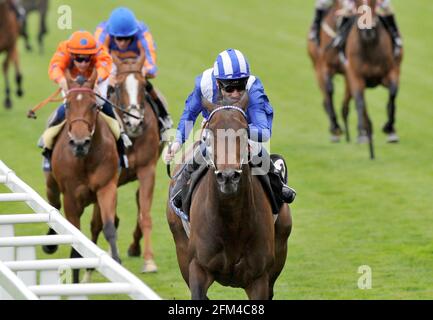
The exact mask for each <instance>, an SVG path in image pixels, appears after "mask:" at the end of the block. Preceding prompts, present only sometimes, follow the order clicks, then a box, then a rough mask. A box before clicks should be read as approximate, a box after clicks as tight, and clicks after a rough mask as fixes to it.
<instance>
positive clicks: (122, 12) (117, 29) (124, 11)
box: [107, 7, 138, 37]
mask: <svg viewBox="0 0 433 320" xmlns="http://www.w3.org/2000/svg"><path fill="white" fill-rule="evenodd" d="M107 30H108V33H109V34H110V35H111V36H113V37H131V36H133V35H134V34H136V33H137V31H138V23H137V19H136V18H135V15H134V13H133V12H132V11H131V10H129V9H128V8H124V7H120V8H117V9H114V10H113V12H112V13H111V16H110V18H109V19H108V26H107Z"/></svg>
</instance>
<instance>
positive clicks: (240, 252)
mask: <svg viewBox="0 0 433 320" xmlns="http://www.w3.org/2000/svg"><path fill="white" fill-rule="evenodd" d="M246 97H247V95H246ZM247 101H248V98H246V99H245V96H244V98H242V99H241V102H240V103H239V106H237V107H236V106H228V107H221V106H218V105H214V104H211V103H208V102H207V101H206V102H204V105H205V106H206V108H207V109H208V111H209V112H210V116H209V118H208V122H207V124H206V125H205V130H207V132H209V133H210V134H206V135H203V137H205V136H207V137H209V136H210V137H214V138H208V139H206V141H203V142H202V143H205V144H206V146H207V149H208V153H207V155H208V157H209V158H208V159H207V161H208V163H211V165H210V167H209V168H208V171H207V172H206V173H205V175H204V176H203V177H202V178H201V180H200V181H199V182H198V184H197V185H196V188H195V190H194V193H193V196H192V202H191V208H190V212H189V214H190V216H189V217H190V228H189V237H188V235H187V233H186V232H185V230H184V227H183V222H182V221H181V218H180V217H179V216H177V215H176V213H175V212H174V211H173V208H172V207H171V204H170V200H169V201H168V204H167V220H168V223H169V226H170V230H171V232H172V234H173V238H174V241H175V245H176V254H177V259H178V263H179V267H180V271H181V273H182V276H183V278H184V280H185V282H186V284H187V285H188V286H189V289H190V291H191V298H192V299H207V291H208V289H209V287H210V286H211V284H212V283H213V282H214V281H217V282H219V283H220V284H222V285H224V286H231V287H240V288H243V289H245V291H246V293H247V295H248V297H249V298H250V299H271V298H272V297H273V294H274V291H273V287H274V283H275V281H276V279H277V277H278V276H279V274H280V272H281V271H282V269H283V267H284V264H285V260H286V255H287V239H288V237H289V235H290V232H291V226H292V221H291V215H290V210H289V207H288V206H287V204H284V205H283V206H282V208H281V210H280V212H279V215H278V217H277V220H276V222H275V224H274V217H273V214H272V208H271V203H270V200H269V197H268V196H267V194H266V193H265V191H264V188H263V187H262V185H261V182H260V181H259V179H258V178H257V176H255V175H252V172H251V168H250V166H249V164H248V160H245V156H246V158H248V141H247V139H248V136H247V128H248V123H247V119H246V115H245V109H246V106H247ZM221 129H223V130H234V132H241V134H240V135H239V136H238V138H236V142H234V141H229V142H228V144H226V143H225V141H226V135H225V134H223V135H220V136H218V135H217V130H221ZM212 141H215V143H213V142H212ZM231 143H232V144H231ZM227 145H232V146H233V145H234V146H236V149H233V150H232V153H229V152H230V151H228V150H227V149H226V146H227ZM229 154H231V155H235V156H236V157H235V158H236V160H235V161H225V159H226V156H228V155H229ZM233 159H234V158H233ZM227 162H231V163H227ZM215 163H216V165H215ZM179 167H180V165H179V166H177V168H176V169H175V170H177V171H178V170H179ZM173 183H174V181H172V183H171V185H173ZM169 199H170V197H169Z"/></svg>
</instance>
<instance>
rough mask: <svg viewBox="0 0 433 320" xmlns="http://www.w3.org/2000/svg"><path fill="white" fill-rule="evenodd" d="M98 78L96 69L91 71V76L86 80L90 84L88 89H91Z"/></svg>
mask: <svg viewBox="0 0 433 320" xmlns="http://www.w3.org/2000/svg"><path fill="white" fill-rule="evenodd" d="M97 77H98V72H97V71H96V68H94V69H93V72H92V75H91V76H90V78H89V79H88V80H87V82H88V83H89V84H90V87H91V88H93V87H94V86H95V83H96V79H97Z"/></svg>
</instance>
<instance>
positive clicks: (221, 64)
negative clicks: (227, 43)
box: [213, 49, 250, 80]
mask: <svg viewBox="0 0 433 320" xmlns="http://www.w3.org/2000/svg"><path fill="white" fill-rule="evenodd" d="M213 75H214V76H215V78H217V79H220V80H230V79H233V80H234V79H241V78H248V77H249V76H250V66H249V64H248V60H247V58H246V57H245V56H244V55H243V54H242V52H240V51H239V50H236V49H228V50H225V51H223V52H221V53H220V54H219V55H218V57H217V59H216V61H215V64H214V67H213Z"/></svg>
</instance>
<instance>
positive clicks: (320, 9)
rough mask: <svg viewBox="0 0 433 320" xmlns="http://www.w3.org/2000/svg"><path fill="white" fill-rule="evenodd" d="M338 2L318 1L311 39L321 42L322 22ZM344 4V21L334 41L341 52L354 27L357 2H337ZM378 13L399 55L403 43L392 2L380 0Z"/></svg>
mask: <svg viewBox="0 0 433 320" xmlns="http://www.w3.org/2000/svg"><path fill="white" fill-rule="evenodd" d="M335 1H336V0H316V6H315V15H314V20H313V24H312V26H311V29H310V33H309V39H310V40H313V41H315V42H317V43H318V44H319V42H320V26H321V24H322V20H323V18H324V17H325V15H326V12H327V11H328V10H329V8H331V7H332V5H333V4H334V3H335ZM337 1H340V3H341V4H342V7H343V9H342V11H341V12H342V15H343V19H342V21H341V23H340V25H339V26H338V30H337V37H336V38H335V39H334V41H333V46H334V47H336V48H339V49H340V50H343V49H344V44H345V40H346V37H347V36H348V34H349V31H350V29H351V27H352V24H351V23H350V21H351V16H353V15H354V14H355V13H356V8H355V1H354V0H337ZM376 11H377V14H378V15H379V17H380V18H381V19H382V21H383V23H384V25H385V28H386V29H387V30H388V32H389V33H390V34H391V38H392V42H393V44H394V47H395V52H396V53H398V52H399V51H400V49H401V47H402V46H403V41H402V39H401V36H400V32H399V30H398V27H397V23H396V21H395V17H394V12H393V10H392V7H391V0H378V1H377V2H376Z"/></svg>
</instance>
